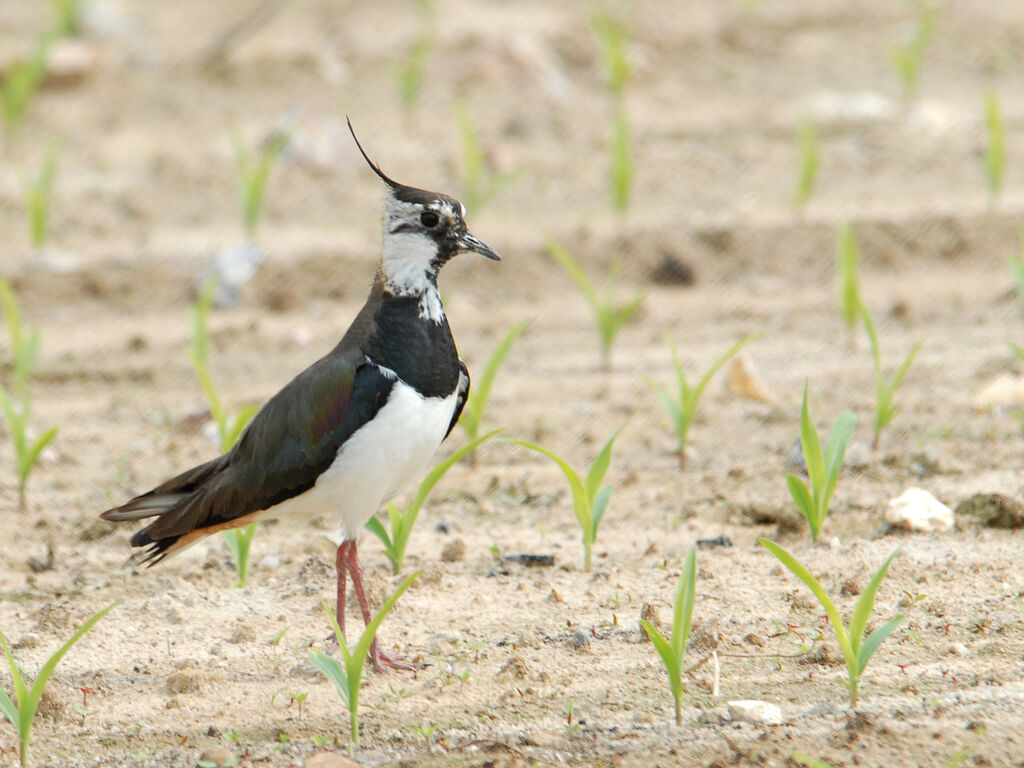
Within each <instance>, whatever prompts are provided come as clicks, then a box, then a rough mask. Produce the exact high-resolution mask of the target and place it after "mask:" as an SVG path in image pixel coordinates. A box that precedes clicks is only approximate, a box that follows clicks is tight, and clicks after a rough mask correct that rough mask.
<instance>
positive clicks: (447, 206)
mask: <svg viewBox="0 0 1024 768" xmlns="http://www.w3.org/2000/svg"><path fill="white" fill-rule="evenodd" d="M348 127H349V131H351V133H352V138H353V139H355V142H356V146H357V147H358V148H359V152H360V154H362V156H363V159H364V160H366V162H367V164H368V165H369V166H370V168H371V169H372V170H373V172H374V173H376V174H377V175H378V176H379V177H380V178H381V179H382V180H383V181H384V183H385V184H387V185H388V188H389V194H388V200H387V205H386V207H385V209H384V252H383V255H382V259H381V262H382V267H383V270H384V275H385V278H386V280H387V282H388V283H389V284H390V285H391V286H392V287H394V288H397V289H399V290H402V291H403V292H409V293H423V292H424V291H426V290H427V289H428V288H429V287H431V286H433V287H436V285H437V273H438V272H439V271H440V269H441V267H442V266H444V264H445V263H446V262H447V261H448V260H449V259H451V258H452V257H453V256H455V255H456V254H457V253H460V252H461V251H475V252H476V253H479V254H481V255H482V256H486V257H487V258H489V259H493V260H495V261H500V260H501V257H500V256H499V255H498V252H497V251H495V250H494V249H493V248H491V247H490V246H489V245H487V243H485V242H483V241H482V240H480V239H478V238H477V237H475V236H474V235H473V234H471V233H470V231H469V229H468V228H467V227H466V220H465V216H466V207H465V206H464V205H463V204H462V203H460V202H459V201H458V200H456V199H455V198H452V197H449V196H448V195H445V194H442V193H440V192H429V191H427V190H425V189H418V188H416V187H407V186H405V185H404V184H399V183H398V182H396V181H394V180H393V179H391V178H389V177H388V176H387V175H386V174H385V173H384V172H383V171H382V170H381V169H380V167H379V166H378V165H377V164H376V163H374V162H373V161H372V160H371V159H370V158H369V157H368V156H367V154H366V152H365V151H364V150H363V147H362V145H361V144H360V143H359V139H358V138H356V134H355V131H354V130H353V129H352V123H351V121H350V122H349V124H348Z"/></svg>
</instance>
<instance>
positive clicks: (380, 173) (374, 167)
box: [345, 116, 401, 189]
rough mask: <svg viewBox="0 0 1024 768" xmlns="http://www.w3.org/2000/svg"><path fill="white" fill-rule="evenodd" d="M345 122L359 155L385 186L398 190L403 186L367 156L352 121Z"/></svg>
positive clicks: (346, 120) (346, 118)
mask: <svg viewBox="0 0 1024 768" xmlns="http://www.w3.org/2000/svg"><path fill="white" fill-rule="evenodd" d="M345 122H347V123H348V130H349V133H351V134H352V138H353V140H354V141H355V142H356V146H357V147H358V148H359V154H361V155H362V156H363V160H365V161H366V164H367V165H369V166H370V168H371V170H373V172H374V173H376V174H377V175H378V176H380V177H381V179H383V180H384V183H385V184H387V185H388V186H389V187H391V188H392V189H398V187H400V186H401V185H400V184H399V183H398V182H396V181H395V180H394V179H391V178H389V177H388V175H387V174H386V173H384V171H382V170H381V169H380V166H379V165H377V164H376V163H375V162H373V160H371V159H370V157H369V156H368V155H367V154H366V150H364V149H363V145H362V144H360V143H359V137H357V136H356V129H355V128H353V127H352V120H350V119H349V118H348V116H346V117H345Z"/></svg>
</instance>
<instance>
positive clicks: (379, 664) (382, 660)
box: [335, 541, 416, 672]
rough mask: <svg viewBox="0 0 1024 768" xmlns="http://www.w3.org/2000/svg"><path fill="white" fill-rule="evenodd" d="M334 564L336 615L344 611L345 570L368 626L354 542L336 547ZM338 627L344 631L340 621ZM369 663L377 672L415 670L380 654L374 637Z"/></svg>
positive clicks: (368, 608)
mask: <svg viewBox="0 0 1024 768" xmlns="http://www.w3.org/2000/svg"><path fill="white" fill-rule="evenodd" d="M343 550H344V551H343ZM335 564H336V566H337V568H338V615H339V616H340V615H342V614H343V611H344V602H343V601H344V599H345V586H344V579H345V576H344V572H345V570H347V571H348V572H349V574H350V575H351V576H352V587H353V588H354V589H355V591H356V600H358V601H359V609H360V611H361V612H362V614H363V623H364V624H369V623H370V621H371V620H372V619H373V616H372V615H371V614H370V601H369V599H367V597H366V590H365V589H364V588H363V566H362V564H361V563H360V562H359V552H358V549H357V547H356V542H355V541H343V542H342V543H341V546H340V547H338V557H337V561H336V563H335ZM338 626H339V627H341V628H342V631H344V629H345V627H344V625H343V624H342V623H341V621H340V620H339V622H338ZM370 661H371V662H372V663H373V668H374V669H375V670H377V671H378V672H383V671H384V667H391V668H392V669H403V670H407V671H412V670H415V669H416V668H415V667H413V666H411V665H409V664H407V663H405V662H403V661H402V660H401V659H400V658H398V657H394V656H391V655H390V654H387V653H384V652H382V651H381V650H380V648H379V647H378V645H377V638H376V637H374V638H373V642H372V643H370Z"/></svg>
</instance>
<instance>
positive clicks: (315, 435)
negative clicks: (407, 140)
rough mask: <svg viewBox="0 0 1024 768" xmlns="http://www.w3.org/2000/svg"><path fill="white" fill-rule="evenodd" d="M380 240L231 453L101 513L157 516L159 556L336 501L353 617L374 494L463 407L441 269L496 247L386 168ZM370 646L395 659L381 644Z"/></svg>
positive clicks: (154, 542) (414, 464)
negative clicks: (361, 297) (367, 271)
mask: <svg viewBox="0 0 1024 768" xmlns="http://www.w3.org/2000/svg"><path fill="white" fill-rule="evenodd" d="M349 130H350V131H351V132H352V138H353V139H355V142H356V146H357V147H358V149H359V152H360V154H362V156H363V159H365V160H366V162H367V164H368V165H369V166H370V168H371V169H372V170H373V172H374V173H376V174H377V176H379V177H380V178H381V179H382V180H383V181H384V183H385V184H387V186H388V197H387V204H386V206H385V212H384V246H383V250H382V253H381V258H380V265H379V267H378V269H377V275H376V279H375V280H374V282H373V286H372V288H371V289H370V295H369V298H367V300H366V304H365V305H363V308H362V310H360V312H359V314H358V315H357V316H356V318H355V320H354V321H353V322H352V325H351V326H350V327H349V329H348V331H346V332H345V335H344V336H343V337H342V339H341V341H340V342H339V343H338V345H337V346H336V347H334V349H332V350H331V351H330V352H329V353H328V354H327V355H326V356H325V357H323V358H321V359H320V360H317V361H316V362H315V363H313V364H312V365H311V366H310V367H309V368H307V369H306V370H304V371H303V372H302V373H300V374H299V375H298V376H296V377H295V378H294V379H292V380H291V381H290V382H289V383H288V384H287V385H286V386H285V387H284V389H282V390H281V391H280V392H278V393H277V394H276V395H274V397H272V398H271V399H270V400H269V401H268V402H267V403H266V405H264V406H263V408H262V409H261V410H260V412H259V413H258V414H256V417H255V418H254V419H253V420H252V422H251V423H250V424H249V426H248V427H247V428H246V430H245V431H244V432H243V433H242V436H241V437H240V438H239V440H238V442H237V443H236V444H235V446H234V448H232V449H231V450H230V451H229V452H228V453H226V454H224V455H223V456H221V457H219V458H216V459H213V460H212V461H209V462H207V463H205V464H201V465H199V466H197V467H193V468H192V469H189V470H187V471H186V472H183V473H181V474H180V475H178V476H177V477H173V478H171V479H170V480H168V481H166V482H165V483H162V484H161V485H158V486H157V487H156V488H154V489H153V490H151V491H149V492H147V493H144V494H142V495H141V496H136V497H135V498H134V499H132V500H131V501H129V502H127V503H126V504H122V505H121V506H119V507H115V508H114V509H109V510H107V511H106V512H104V513H103V514H102V515H100V517H102V518H103V519H105V520H113V521H118V522H120V521H130V520H142V519H145V518H154V517H155V518H156V519H155V520H153V521H151V522H150V523H149V524H148V525H147V526H146V527H145V528H142V529H141V530H139V531H137V532H136V533H135V534H134V535H133V536H132V538H131V545H132V546H133V547H149V549H148V550H146V551H145V552H144V553H140V554H139V556H138V558H137V559H138V560H140V561H141V562H144V563H148V564H149V565H155V564H156V563H158V562H160V561H161V560H163V559H164V558H165V557H167V556H168V555H171V554H174V553H175V552H179V551H181V550H182V549H184V548H185V547H187V546H189V545H190V544H192V543H194V542H195V541H197V540H199V539H201V538H203V537H204V536H209V535H210V534H212V533H216V532H218V531H223V530H228V529H231V528H239V527H241V526H244V525H248V524H249V523H252V522H254V521H257V520H267V519H271V518H279V519H283V518H299V519H301V518H307V519H308V518H312V517H316V516H319V515H334V516H336V519H337V521H338V522H339V523H340V527H341V545H340V546H339V547H338V551H337V557H336V560H335V565H336V568H337V575H338V585H337V587H338V589H337V616H338V623H339V625H340V626H341V628H342V629H344V626H345V590H346V581H345V575H346V573H348V574H349V575H350V576H351V577H352V585H353V587H354V588H355V592H356V597H357V598H358V600H359V607H360V608H361V610H362V614H363V620H364V621H366V622H369V621H370V618H371V617H370V606H369V602H368V600H367V598H366V592H365V590H364V589H363V580H362V566H361V565H360V563H359V558H358V552H357V542H358V539H359V534H360V532H361V531H362V529H363V526H364V525H365V524H366V521H367V520H368V519H369V518H370V517H371V516H372V515H373V514H374V513H375V512H376V510H377V508H378V507H379V506H380V505H381V503H382V502H383V501H385V500H386V499H388V498H390V497H391V496H393V495H394V494H396V493H398V492H399V491H401V490H403V489H404V488H405V487H406V486H407V485H409V483H411V482H412V481H413V480H414V479H416V477H417V476H418V475H420V474H421V473H422V472H423V471H424V470H425V469H426V467H427V465H428V463H429V462H430V459H431V457H432V456H433V454H434V451H435V450H437V447H438V446H439V445H440V444H441V442H442V441H443V440H444V439H445V438H446V437H447V436H448V434H449V433H450V432H451V431H452V429H453V428H454V426H455V423H456V422H457V421H458V419H459V414H461V413H462V407H463V405H465V402H466V396H467V395H468V393H469V372H468V370H467V369H466V365H465V363H463V362H462V361H461V360H460V359H459V355H458V352H457V351H456V348H455V341H454V339H453V338H452V333H451V329H450V328H449V327H448V320H447V319H446V318H445V314H444V307H443V306H442V305H441V294H440V291H439V290H438V287H437V275H438V272H439V271H440V269H441V267H443V266H444V265H445V263H446V262H448V260H449V259H451V258H452V257H453V256H455V255H456V254H458V253H460V252H462V251H475V252H476V253H479V254H481V255H483V256H486V257H487V258H489V259H494V260H495V261H497V260H500V257H499V256H498V254H497V252H496V251H495V250H494V249H493V248H491V247H490V246H489V245H487V244H486V243H484V242H482V241H480V240H478V239H477V238H476V237H474V236H473V235H472V234H470V232H469V230H468V229H467V228H466V222H465V216H466V209H465V207H464V206H463V205H462V204H461V203H460V202H458V201H457V200H455V199H453V198H451V197H449V196H448V195H443V194H440V193H437V192H428V191H426V190H424V189H417V188H415V187H407V186H405V185H404V184H399V183H398V182H396V181H394V180H392V179H391V178H389V177H388V176H387V175H385V174H384V172H383V171H381V169H380V167H379V166H378V165H377V164H375V163H374V162H373V161H372V160H370V158H369V157H368V156H367V154H366V152H365V151H364V150H363V148H362V145H360V143H359V139H358V138H356V134H355V131H354V130H352V124H351V123H349ZM371 658H372V660H373V664H374V667H375V668H376V669H378V670H380V669H381V668H382V667H381V665H382V663H383V664H387V665H388V666H392V667H398V668H402V665H400V664H399V663H398V662H397V661H396V660H395V659H392V658H389V657H388V656H387V655H386V654H383V653H380V652H379V651H378V648H377V641H376V640H374V642H373V646H372V650H371Z"/></svg>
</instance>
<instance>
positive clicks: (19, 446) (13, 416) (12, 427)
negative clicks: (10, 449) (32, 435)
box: [0, 387, 58, 509]
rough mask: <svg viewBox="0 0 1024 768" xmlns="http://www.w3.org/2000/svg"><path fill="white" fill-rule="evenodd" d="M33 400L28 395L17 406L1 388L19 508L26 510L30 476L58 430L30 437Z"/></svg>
mask: <svg viewBox="0 0 1024 768" xmlns="http://www.w3.org/2000/svg"><path fill="white" fill-rule="evenodd" d="M30 402H31V400H30V398H29V396H28V395H27V394H26V395H25V396H24V397H23V398H22V400H21V405H20V406H19V405H17V404H15V403H14V401H12V400H11V398H10V396H9V395H8V394H7V390H5V389H4V388H3V387H0V410H2V411H3V415H4V421H6V422H7V430H8V432H10V435H11V442H12V443H13V444H14V463H15V468H16V470H17V474H18V508H19V509H25V488H26V486H27V485H28V478H29V475H30V474H32V470H33V469H34V468H35V466H36V463H37V462H38V461H39V456H40V455H41V454H42V452H43V451H44V450H45V449H46V446H48V445H49V444H50V443H52V442H53V440H54V438H55V437H57V432H58V428H57V427H50V428H49V429H48V430H46V431H45V432H43V434H41V435H40V436H39V437H38V438H36V439H35V440H30V439H29V437H28V419H29V404H30Z"/></svg>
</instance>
